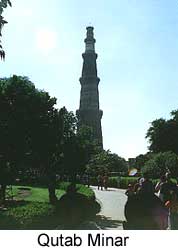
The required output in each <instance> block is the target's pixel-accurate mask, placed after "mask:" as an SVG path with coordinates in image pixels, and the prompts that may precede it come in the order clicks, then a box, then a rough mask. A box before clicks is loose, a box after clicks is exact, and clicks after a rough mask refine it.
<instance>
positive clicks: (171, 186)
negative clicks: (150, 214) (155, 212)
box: [160, 172, 177, 204]
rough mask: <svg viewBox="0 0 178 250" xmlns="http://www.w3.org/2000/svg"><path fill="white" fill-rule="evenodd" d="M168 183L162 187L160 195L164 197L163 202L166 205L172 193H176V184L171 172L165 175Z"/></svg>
mask: <svg viewBox="0 0 178 250" xmlns="http://www.w3.org/2000/svg"><path fill="white" fill-rule="evenodd" d="M165 177H166V181H165V182H164V183H163V184H162V185H161V187H160V195H161V196H162V201H163V203H164V204H165V203H166V201H168V200H170V198H171V197H170V196H171V192H172V191H176V190H177V187H176V184H175V183H173V182H172V180H171V174H170V173H169V172H167V173H166V175H165Z"/></svg>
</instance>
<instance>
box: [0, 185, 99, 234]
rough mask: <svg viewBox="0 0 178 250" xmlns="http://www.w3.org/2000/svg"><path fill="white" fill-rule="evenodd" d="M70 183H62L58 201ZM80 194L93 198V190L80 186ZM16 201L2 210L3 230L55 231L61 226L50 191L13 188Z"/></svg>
mask: <svg viewBox="0 0 178 250" xmlns="http://www.w3.org/2000/svg"><path fill="white" fill-rule="evenodd" d="M68 185H69V183H62V184H61V186H60V185H59V187H58V189H57V190H56V194H57V197H58V199H59V198H60V197H61V196H62V195H63V194H65V190H66V188H67V186H68ZM78 188H79V190H78V192H80V193H83V194H85V195H86V196H87V197H89V198H91V197H93V195H94V193H93V191H92V190H90V189H88V188H87V187H84V186H83V185H79V186H78ZM13 195H14V201H10V202H9V204H8V206H7V210H0V230H2V229H55V228H56V227H57V226H59V224H60V213H57V212H56V209H55V207H54V206H52V205H51V204H50V203H49V198H48V189H47V188H37V187H30V186H13Z"/></svg>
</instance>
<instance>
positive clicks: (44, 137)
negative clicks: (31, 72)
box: [0, 76, 63, 202]
mask: <svg viewBox="0 0 178 250" xmlns="http://www.w3.org/2000/svg"><path fill="white" fill-rule="evenodd" d="M55 104H56V99H55V98H51V97H50V96H49V94H48V93H47V92H45V91H41V90H38V89H36V88H35V85H34V84H33V83H32V82H30V81H29V79H28V78H26V77H18V76H13V77H10V78H5V79H0V158H1V162H0V164H1V165H0V175H1V178H0V181H1V183H0V184H2V185H3V187H4V190H5V186H6V184H8V180H7V175H8V172H9V175H8V176H10V174H11V173H13V176H14V175H15V172H18V170H20V169H22V168H38V169H40V170H41V171H43V172H44V173H45V175H46V176H47V177H48V183H47V184H48V188H49V198H50V201H51V202H54V201H55V199H56V197H55V186H54V183H55V168H56V164H57V163H58V161H59V158H60V154H61V152H60V145H61V138H62V133H63V112H62V111H58V110H57V109H56V108H54V105H55ZM3 176H4V177H5V178H3ZM3 197H4V196H3Z"/></svg>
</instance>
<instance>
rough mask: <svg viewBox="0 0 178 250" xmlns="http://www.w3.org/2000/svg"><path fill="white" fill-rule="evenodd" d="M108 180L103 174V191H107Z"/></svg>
mask: <svg viewBox="0 0 178 250" xmlns="http://www.w3.org/2000/svg"><path fill="white" fill-rule="evenodd" d="M108 180H109V178H108V176H107V174H105V175H104V176H103V185H104V188H105V190H107V188H108Z"/></svg>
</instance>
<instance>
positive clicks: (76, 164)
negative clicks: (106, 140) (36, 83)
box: [62, 109, 95, 181]
mask: <svg viewBox="0 0 178 250" xmlns="http://www.w3.org/2000/svg"><path fill="white" fill-rule="evenodd" d="M63 114H64V116H63V121H64V125H63V138H62V154H63V158H62V166H63V167H62V169H63V172H65V173H67V174H68V175H70V176H71V178H72V180H73V181H75V176H76V174H77V173H82V172H84V170H85V166H86V164H87V163H88V161H89V159H90V157H91V155H92V154H93V153H94V152H95V143H94V142H93V140H92V131H91V129H90V128H89V127H87V126H83V127H80V129H78V128H77V127H78V126H77V125H78V120H77V117H76V116H75V115H74V114H73V113H72V112H68V111H67V110H66V109H63Z"/></svg>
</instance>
